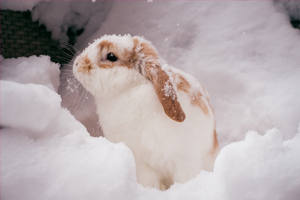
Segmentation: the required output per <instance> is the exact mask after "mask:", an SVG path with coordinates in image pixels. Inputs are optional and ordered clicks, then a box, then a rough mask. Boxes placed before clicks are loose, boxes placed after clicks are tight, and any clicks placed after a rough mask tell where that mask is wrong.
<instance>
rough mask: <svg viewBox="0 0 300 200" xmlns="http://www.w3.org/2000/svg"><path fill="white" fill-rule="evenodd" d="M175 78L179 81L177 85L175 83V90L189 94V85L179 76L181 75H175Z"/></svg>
mask: <svg viewBox="0 0 300 200" xmlns="http://www.w3.org/2000/svg"><path fill="white" fill-rule="evenodd" d="M176 78H178V79H179V81H178V82H179V83H177V89H178V90H181V91H183V92H185V93H189V90H190V88H191V85H190V83H189V82H187V80H186V79H185V78H184V77H183V76H181V75H176ZM176 78H175V79H176Z"/></svg>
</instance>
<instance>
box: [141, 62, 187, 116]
mask: <svg viewBox="0 0 300 200" xmlns="http://www.w3.org/2000/svg"><path fill="white" fill-rule="evenodd" d="M145 71H146V73H147V75H148V78H149V79H150V80H151V81H152V83H153V85H154V88H155V91H156V94H157V96H158V98H159V101H160V102H161V104H162V106H163V108H164V111H165V113H166V114H167V115H168V116H169V117H170V118H171V119H173V120H175V121H177V122H183V121H184V120H185V117H186V116H185V113H184V112H183V110H182V108H181V105H180V103H179V102H178V97H177V95H176V92H175V90H174V88H173V85H172V84H171V83H170V81H169V76H168V75H167V74H166V72H165V71H163V70H162V69H161V67H160V66H159V65H155V66H153V65H146V67H145ZM153 71H156V73H155V74H153ZM165 87H168V88H169V92H170V94H172V95H166V92H165Z"/></svg>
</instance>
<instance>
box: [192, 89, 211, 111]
mask: <svg viewBox="0 0 300 200" xmlns="http://www.w3.org/2000/svg"><path fill="white" fill-rule="evenodd" d="M202 97H203V95H202V94H201V93H200V92H198V93H197V94H192V99H191V103H192V105H195V106H198V107H200V108H201V110H202V112H203V113H204V114H205V115H208V114H209V110H208V107H207V105H206V103H205V101H204V100H203V99H202Z"/></svg>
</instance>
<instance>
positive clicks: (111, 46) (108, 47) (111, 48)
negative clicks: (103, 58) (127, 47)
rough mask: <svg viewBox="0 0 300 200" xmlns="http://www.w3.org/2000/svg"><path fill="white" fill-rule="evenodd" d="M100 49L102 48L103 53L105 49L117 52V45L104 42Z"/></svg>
mask: <svg viewBox="0 0 300 200" xmlns="http://www.w3.org/2000/svg"><path fill="white" fill-rule="evenodd" d="M98 47H99V48H100V52H102V51H103V49H107V50H108V49H110V50H116V48H115V44H114V43H112V42H109V41H107V40H103V41H101V42H100V43H99V44H98Z"/></svg>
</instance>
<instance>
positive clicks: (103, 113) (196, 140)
mask: <svg viewBox="0 0 300 200" xmlns="http://www.w3.org/2000/svg"><path fill="white" fill-rule="evenodd" d="M73 73H74V75H75V77H76V78H77V79H78V80H79V82H81V83H82V85H83V86H84V87H85V88H86V89H87V90H88V91H89V92H90V93H91V94H93V95H94V97H95V102H96V105H97V113H98V115H99V121H100V124H101V127H102V129H103V133H104V135H105V137H106V138H107V139H108V140H110V141H111V142H115V143H117V142H124V143H125V144H126V145H127V146H128V147H129V148H130V149H131V150H132V153H133V155H134V158H135V162H136V173H137V179H138V182H139V183H140V184H142V185H143V186H148V187H156V188H158V189H161V190H165V189H167V188H169V187H170V185H172V184H173V183H174V182H179V183H184V182H186V181H188V180H190V179H192V178H193V177H196V175H197V174H198V173H199V172H200V171H201V170H208V171H211V170H213V165H214V161H215V158H216V156H217V154H218V151H219V150H218V141H217V136H216V131H215V119H214V113H213V110H212V108H211V105H210V101H209V96H208V94H207V92H206V91H205V89H204V88H203V87H202V86H201V85H200V84H199V83H198V82H197V80H196V79H195V78H194V77H192V76H191V75H189V74H186V73H184V72H182V71H180V70H178V69H176V68H173V67H171V66H168V65H167V64H165V63H164V62H163V61H162V60H161V58H160V57H159V56H158V53H157V51H156V49H155V48H154V47H153V46H152V44H151V43H150V42H149V41H147V40H145V39H144V38H142V37H136V36H135V37H132V36H130V35H124V36H116V35H110V36H109V35H105V36H103V37H101V38H100V39H97V40H95V41H94V43H92V44H90V45H89V46H88V47H87V48H86V49H85V50H84V51H83V52H82V53H81V54H80V55H79V56H78V57H77V58H76V59H75V61H74V65H73Z"/></svg>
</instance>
